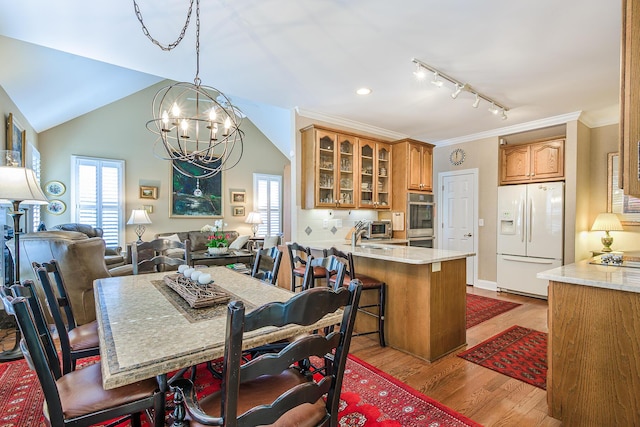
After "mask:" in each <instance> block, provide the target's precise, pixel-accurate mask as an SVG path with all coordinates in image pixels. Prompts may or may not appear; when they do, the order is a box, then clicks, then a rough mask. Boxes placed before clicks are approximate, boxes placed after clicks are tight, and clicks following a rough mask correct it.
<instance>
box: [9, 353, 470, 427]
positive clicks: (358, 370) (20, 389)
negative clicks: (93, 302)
mask: <svg viewBox="0 0 640 427" xmlns="http://www.w3.org/2000/svg"><path fill="white" fill-rule="evenodd" d="M196 378H197V379H196V387H197V390H198V395H199V396H204V395H207V394H210V393H212V392H214V391H215V390H217V389H218V388H219V384H220V383H219V381H218V380H216V379H214V378H213V376H212V375H211V374H210V373H209V372H208V371H207V370H206V368H205V365H204V364H203V365H200V366H198V374H197V377H196ZM43 399H44V396H43V395H42V391H41V389H40V385H39V383H38V377H37V376H36V374H35V372H33V371H31V370H30V369H29V368H28V367H27V364H26V362H25V361H24V360H19V361H16V362H9V363H1V364H0V426H2V427H26V426H28V427H32V426H33V427H35V426H44V423H43V421H42V402H43ZM341 400H342V402H341V404H340V417H341V419H340V425H341V426H344V427H348V426H358V427H377V426H380V427H403V426H416V427H418V426H425V427H427V426H439V427H448V426H452V427H458V426H474V427H478V426H480V424H478V423H476V422H474V421H472V420H470V419H469V418H467V417H465V416H463V415H461V414H459V413H457V412H455V411H454V410H452V409H450V408H447V407H446V406H444V405H442V404H441V403H438V402H436V401H435V400H433V399H431V398H429V397H427V396H425V395H423V394H421V393H419V392H418V391H416V390H414V389H412V388H410V387H409V386H407V385H406V384H403V383H401V382H400V381H398V380H396V379H394V378H393V377H391V376H389V375H388V374H386V373H384V372H382V371H380V370H378V369H376V368H374V367H373V366H371V365H368V364H367V363H365V362H363V361H362V360H359V359H357V358H356V357H353V356H349V361H348V362H347V369H346V371H345V375H344V382H343V386H342V395H341ZM143 425H144V426H145V427H147V426H148V424H147V423H144V422H143ZM480 427H481V426H480Z"/></svg>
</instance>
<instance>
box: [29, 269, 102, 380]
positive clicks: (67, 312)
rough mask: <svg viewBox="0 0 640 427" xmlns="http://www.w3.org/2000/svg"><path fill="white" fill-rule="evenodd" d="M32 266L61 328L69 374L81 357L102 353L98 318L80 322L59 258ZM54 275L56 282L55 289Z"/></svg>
mask: <svg viewBox="0 0 640 427" xmlns="http://www.w3.org/2000/svg"><path fill="white" fill-rule="evenodd" d="M32 266H33V270H34V272H35V275H36V277H37V278H38V281H39V282H40V286H42V290H43V291H44V295H45V299H46V301H47V306H48V307H49V313H51V317H53V321H54V324H55V326H56V330H57V332H58V340H59V342H60V350H61V353H62V373H63V374H67V373H69V372H71V371H73V370H75V368H76V362H77V361H78V359H82V358H85V357H90V356H99V355H100V347H99V338H98V322H96V321H95V320H94V321H93V322H89V323H86V324H84V325H80V326H78V325H77V324H76V320H75V317H74V315H73V309H72V307H71V303H70V302H69V297H68V292H67V287H66V285H65V283H64V279H63V277H62V274H61V273H60V269H59V268H58V263H57V262H56V261H55V260H52V261H50V262H48V263H43V264H38V263H37V262H34V263H32ZM51 277H53V282H54V283H55V284H56V290H55V291H54V287H53V285H52V283H51ZM63 311H64V316H63V314H62V312H63Z"/></svg>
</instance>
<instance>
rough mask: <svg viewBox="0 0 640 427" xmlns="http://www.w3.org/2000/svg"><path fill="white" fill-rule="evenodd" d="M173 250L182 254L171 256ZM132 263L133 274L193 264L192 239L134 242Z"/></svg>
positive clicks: (161, 239)
mask: <svg viewBox="0 0 640 427" xmlns="http://www.w3.org/2000/svg"><path fill="white" fill-rule="evenodd" d="M171 251H178V252H180V255H181V256H179V257H174V256H170V252H171ZM182 253H184V256H182ZM131 264H132V265H133V274H139V273H141V272H147V273H156V272H159V271H165V270H166V267H167V266H178V265H182V264H187V265H191V241H189V240H188V239H187V240H185V241H184V242H176V241H175V240H170V239H163V238H160V239H155V240H151V241H150V242H141V243H137V242H136V243H133V244H132V245H131Z"/></svg>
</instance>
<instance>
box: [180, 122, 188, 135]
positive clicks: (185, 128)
mask: <svg viewBox="0 0 640 427" xmlns="http://www.w3.org/2000/svg"><path fill="white" fill-rule="evenodd" d="M180 128H182V136H183V137H184V138H188V137H189V134H188V132H189V123H188V122H187V121H186V120H182V122H181V123H180Z"/></svg>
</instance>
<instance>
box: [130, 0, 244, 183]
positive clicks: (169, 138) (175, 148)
mask: <svg viewBox="0 0 640 427" xmlns="http://www.w3.org/2000/svg"><path fill="white" fill-rule="evenodd" d="M193 2H194V0H191V3H190V5H189V11H188V12H187V19H186V22H185V25H184V27H183V28H182V32H181V33H180V35H179V36H178V39H177V40H176V41H175V42H173V43H170V44H169V45H166V46H164V45H162V44H161V43H160V42H158V41H157V40H156V39H154V38H153V37H151V35H150V33H149V30H148V29H147V27H146V26H145V24H144V22H143V20H142V13H141V12H140V8H139V7H138V4H137V3H136V1H135V0H134V1H133V5H134V8H135V12H136V16H137V17H138V21H140V24H141V25H142V31H143V33H144V34H145V35H146V36H147V37H148V38H149V40H151V41H152V42H153V44H155V45H156V46H158V47H160V48H161V49H162V50H165V51H169V50H172V49H174V48H175V47H177V46H178V44H180V42H181V41H182V39H183V37H184V35H185V32H186V30H187V28H188V26H189V21H190V20H191V14H192V10H193ZM195 2H196V76H195V78H194V80H193V83H187V82H179V83H175V84H172V85H169V86H167V87H164V88H162V89H160V90H159V91H158V93H157V94H156V96H155V97H154V98H153V104H152V111H153V119H152V120H149V121H148V122H147V129H149V130H150V131H151V132H153V133H154V134H156V135H157V136H158V138H157V139H156V141H155V144H154V149H153V153H154V155H155V156H156V157H158V158H160V159H163V160H170V161H171V164H172V166H173V168H174V169H176V170H177V171H178V172H180V173H181V174H183V175H186V176H189V177H192V178H209V177H212V176H214V175H216V174H218V173H220V172H222V171H225V170H228V169H231V168H233V167H234V166H236V165H237V164H238V162H239V161H240V159H241V158H242V152H243V140H242V138H243V132H242V130H241V129H240V124H241V123H242V118H243V117H244V115H243V114H242V112H241V111H240V110H239V109H238V108H237V107H235V106H234V105H233V104H232V103H231V100H230V99H229V98H228V97H227V96H226V95H225V94H224V93H222V92H221V91H219V90H218V89H215V88H212V87H209V86H204V85H202V84H201V81H200V77H199V73H200V0H195Z"/></svg>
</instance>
